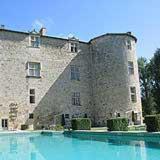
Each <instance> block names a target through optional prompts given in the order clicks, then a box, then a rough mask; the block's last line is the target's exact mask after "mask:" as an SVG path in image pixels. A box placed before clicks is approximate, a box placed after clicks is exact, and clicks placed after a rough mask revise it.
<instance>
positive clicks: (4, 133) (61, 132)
mask: <svg viewBox="0 0 160 160" xmlns="http://www.w3.org/2000/svg"><path fill="white" fill-rule="evenodd" d="M42 132H46V133H54V134H59V133H60V134H63V131H52V130H33V131H30V130H16V131H0V135H10V134H31V133H42Z"/></svg>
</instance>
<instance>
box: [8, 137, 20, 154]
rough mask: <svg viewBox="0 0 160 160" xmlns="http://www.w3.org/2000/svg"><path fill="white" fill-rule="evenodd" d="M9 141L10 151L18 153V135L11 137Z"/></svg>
mask: <svg viewBox="0 0 160 160" xmlns="http://www.w3.org/2000/svg"><path fill="white" fill-rule="evenodd" d="M9 142H10V153H17V147H18V145H17V139H16V137H11V138H10V139H9Z"/></svg>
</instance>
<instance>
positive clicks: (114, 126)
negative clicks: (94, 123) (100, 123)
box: [107, 118, 128, 131]
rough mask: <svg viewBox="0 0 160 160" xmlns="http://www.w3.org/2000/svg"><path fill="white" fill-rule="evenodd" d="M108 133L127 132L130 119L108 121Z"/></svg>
mask: <svg viewBox="0 0 160 160" xmlns="http://www.w3.org/2000/svg"><path fill="white" fill-rule="evenodd" d="M107 127H108V131H127V130H128V119H127V118H113V119H108V120H107Z"/></svg>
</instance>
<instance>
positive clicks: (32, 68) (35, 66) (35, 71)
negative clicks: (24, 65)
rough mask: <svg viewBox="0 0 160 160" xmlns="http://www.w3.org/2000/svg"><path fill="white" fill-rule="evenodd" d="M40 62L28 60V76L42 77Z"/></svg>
mask: <svg viewBox="0 0 160 160" xmlns="http://www.w3.org/2000/svg"><path fill="white" fill-rule="evenodd" d="M40 69H41V66H40V63H37V62H28V76H31V77H40Z"/></svg>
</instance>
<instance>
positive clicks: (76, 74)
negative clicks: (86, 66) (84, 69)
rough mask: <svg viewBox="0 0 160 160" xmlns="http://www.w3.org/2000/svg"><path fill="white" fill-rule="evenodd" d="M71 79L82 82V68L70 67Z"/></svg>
mask: <svg viewBox="0 0 160 160" xmlns="http://www.w3.org/2000/svg"><path fill="white" fill-rule="evenodd" d="M70 76H71V77H70V79H71V80H76V81H80V67H79V66H77V65H71V66H70Z"/></svg>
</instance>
